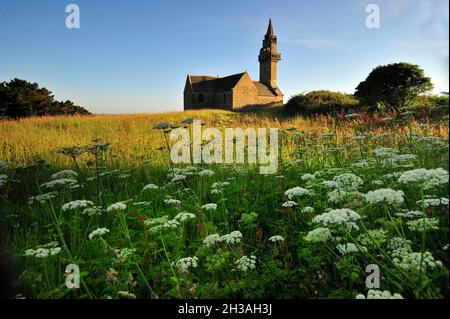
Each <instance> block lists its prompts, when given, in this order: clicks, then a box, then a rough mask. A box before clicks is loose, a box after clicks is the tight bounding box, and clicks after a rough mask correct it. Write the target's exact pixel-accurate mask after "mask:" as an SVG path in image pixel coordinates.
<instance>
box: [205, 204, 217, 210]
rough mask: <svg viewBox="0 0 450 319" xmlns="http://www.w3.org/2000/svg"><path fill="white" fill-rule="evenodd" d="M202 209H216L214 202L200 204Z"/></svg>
mask: <svg viewBox="0 0 450 319" xmlns="http://www.w3.org/2000/svg"><path fill="white" fill-rule="evenodd" d="M202 209H204V210H216V209H217V204H214V203H209V204H205V205H203V206H202Z"/></svg>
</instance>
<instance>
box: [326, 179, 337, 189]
mask: <svg viewBox="0 0 450 319" xmlns="http://www.w3.org/2000/svg"><path fill="white" fill-rule="evenodd" d="M322 185H323V186H324V187H326V188H337V187H338V186H339V185H338V183H337V182H335V181H323V182H322Z"/></svg>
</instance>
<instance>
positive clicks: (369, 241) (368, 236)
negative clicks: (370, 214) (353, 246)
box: [358, 229, 387, 247]
mask: <svg viewBox="0 0 450 319" xmlns="http://www.w3.org/2000/svg"><path fill="white" fill-rule="evenodd" d="M386 235H387V231H386V230H384V229H370V230H367V232H366V233H364V234H361V235H360V236H358V242H359V243H360V244H361V245H363V246H368V247H380V246H381V245H382V244H384V243H385V242H386Z"/></svg>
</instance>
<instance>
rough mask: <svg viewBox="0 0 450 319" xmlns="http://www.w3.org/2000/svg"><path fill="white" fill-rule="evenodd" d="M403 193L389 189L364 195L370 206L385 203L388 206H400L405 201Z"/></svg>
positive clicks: (381, 189)
mask: <svg viewBox="0 0 450 319" xmlns="http://www.w3.org/2000/svg"><path fill="white" fill-rule="evenodd" d="M404 195H405V194H404V193H403V191H396V190H393V189H390V188H380V189H377V190H375V191H370V192H368V193H367V194H366V195H364V197H365V199H366V201H367V202H369V203H371V204H378V203H387V204H389V205H401V204H403V202H404V201H405V199H404V198H403V197H404Z"/></svg>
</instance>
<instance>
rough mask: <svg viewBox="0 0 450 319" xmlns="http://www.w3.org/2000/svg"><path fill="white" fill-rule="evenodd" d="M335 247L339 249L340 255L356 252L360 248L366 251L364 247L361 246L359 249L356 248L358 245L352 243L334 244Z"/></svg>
mask: <svg viewBox="0 0 450 319" xmlns="http://www.w3.org/2000/svg"><path fill="white" fill-rule="evenodd" d="M336 248H337V250H339V252H340V253H341V254H342V255H346V254H350V253H357V252H359V251H360V250H362V251H367V248H366V247H364V246H363V247H361V248H360V249H358V247H357V246H356V245H355V244H353V243H347V244H339V245H337V246H336Z"/></svg>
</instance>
